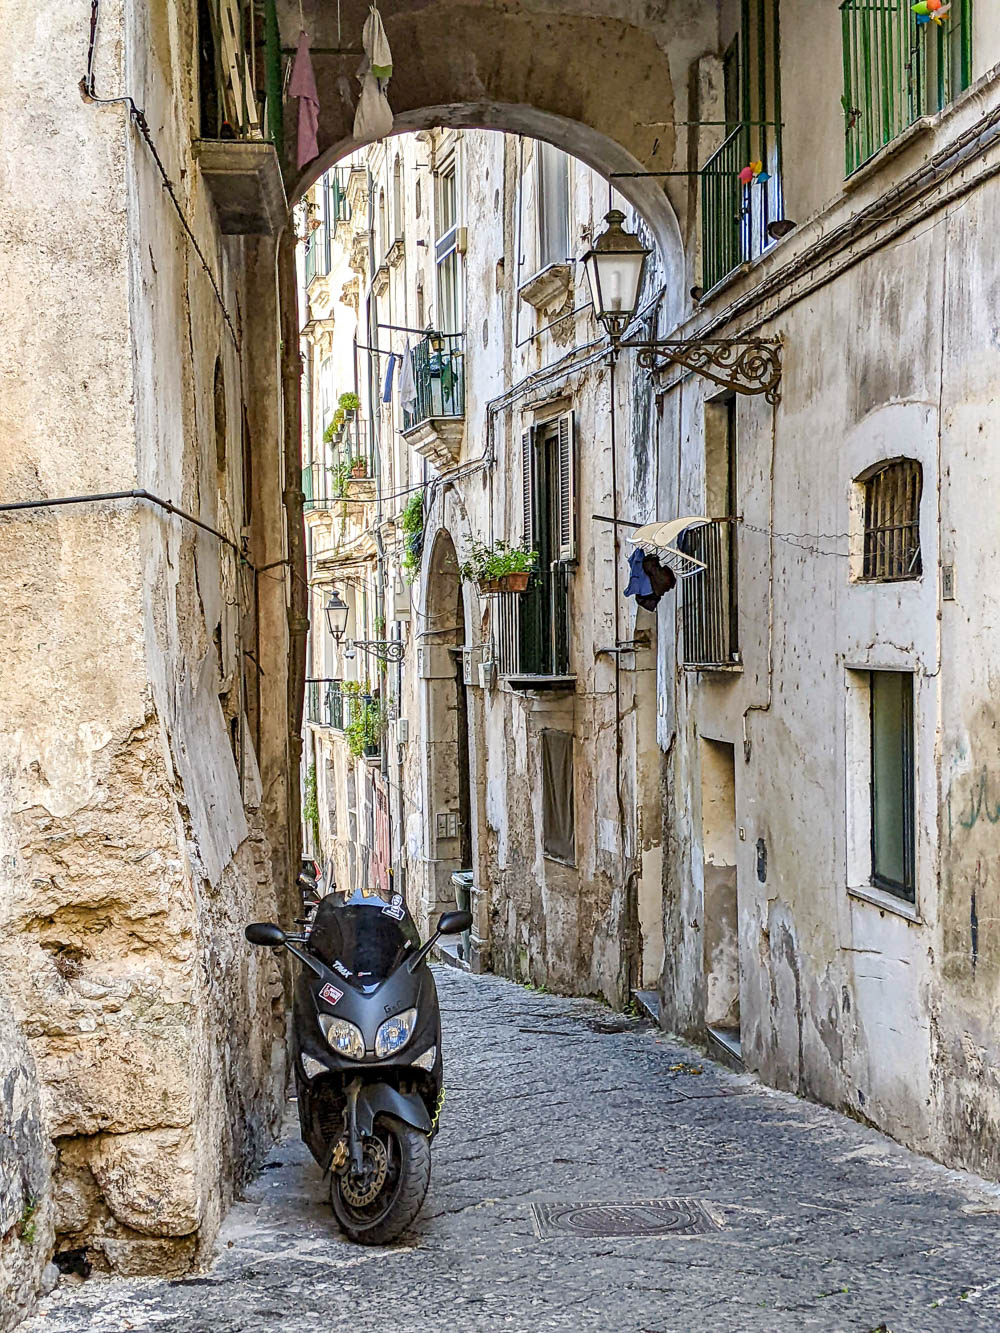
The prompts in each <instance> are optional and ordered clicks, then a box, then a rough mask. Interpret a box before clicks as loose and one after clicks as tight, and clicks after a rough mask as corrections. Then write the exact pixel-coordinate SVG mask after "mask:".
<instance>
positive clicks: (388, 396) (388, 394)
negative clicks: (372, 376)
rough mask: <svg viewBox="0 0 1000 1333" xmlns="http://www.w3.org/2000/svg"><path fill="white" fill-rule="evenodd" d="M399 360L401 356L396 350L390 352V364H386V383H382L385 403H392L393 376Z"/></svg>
mask: <svg viewBox="0 0 1000 1333" xmlns="http://www.w3.org/2000/svg"><path fill="white" fill-rule="evenodd" d="M398 360H399V357H398V356H397V355H396V353H395V352H392V353H391V354H390V356H389V364H388V365H387V366H386V368H385V383H384V384H383V385H382V401H383V403H391V402H392V377H393V374H394V373H395V370H396V362H397V361H398Z"/></svg>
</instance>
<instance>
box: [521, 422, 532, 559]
mask: <svg viewBox="0 0 1000 1333" xmlns="http://www.w3.org/2000/svg"><path fill="white" fill-rule="evenodd" d="M534 434H535V433H534V431H533V430H526V431H524V433H523V434H522V436H521V507H522V514H523V532H524V541H525V545H526V546H527V547H528V548H529V549H530V550H534V549H535V441H534Z"/></svg>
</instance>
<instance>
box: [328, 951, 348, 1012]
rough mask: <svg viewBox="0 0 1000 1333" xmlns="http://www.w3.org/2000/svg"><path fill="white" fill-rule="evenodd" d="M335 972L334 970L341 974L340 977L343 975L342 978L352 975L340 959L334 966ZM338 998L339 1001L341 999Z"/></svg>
mask: <svg viewBox="0 0 1000 1333" xmlns="http://www.w3.org/2000/svg"><path fill="white" fill-rule="evenodd" d="M333 970H334V972H339V973H340V975H341V976H342V977H349V976H350V975H351V974H350V972H349V971H348V970H347V968H346V967H345V966H344V964H343V963H342V962H341V961H340V959H339V958H338V959H337V961H336V962H335V963H334V965H333ZM337 998H338V999H339V998H340V997H339V996H338V997H337ZM331 1003H332V1001H331Z"/></svg>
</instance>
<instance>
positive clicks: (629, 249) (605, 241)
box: [582, 208, 650, 340]
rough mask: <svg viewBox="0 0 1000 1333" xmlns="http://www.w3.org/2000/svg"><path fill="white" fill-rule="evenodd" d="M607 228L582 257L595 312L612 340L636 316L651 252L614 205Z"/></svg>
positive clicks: (607, 221)
mask: <svg viewBox="0 0 1000 1333" xmlns="http://www.w3.org/2000/svg"><path fill="white" fill-rule="evenodd" d="M604 221H605V222H606V223H607V226H606V228H605V230H604V231H603V232H602V233H601V234H600V236H598V238H597V240H596V241H595V242H594V245H593V248H592V249H590V250H588V251H587V253H586V254H585V255H584V256H583V260H582V263H583V265H584V267H585V268H586V270H587V277H588V278H589V280H590V294H591V297H592V299H593V302H594V314H595V316H596V317H597V318H598V319H599V320H600V321H601V323H602V324H603V325H604V327H605V328H606V329H607V331H608V333H609V334H610V335H611V337H612V338H613V339H616V340H617V339H618V338H620V337H621V336H622V334H623V333H624V332H625V330H626V328H628V325H629V324H630V322H631V321H632V318H633V316H634V315H635V311H636V307H637V306H638V304H639V288H640V287H641V285H642V273H643V269H644V268H645V266H646V257H647V255H648V254H649V253H650V251H649V250H647V249H646V248H645V246H644V245H643V244H642V242H641V241H640V240H639V238H638V236H636V235H635V234H634V233H633V232H630V231H625V229H624V228H623V226H622V223H623V222H624V221H625V214H624V213H623V212H621V210H620V209H617V208H613V209H612V210H611V211H610V213H608V215H607V217H606V218H605V219H604Z"/></svg>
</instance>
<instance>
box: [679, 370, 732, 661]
mask: <svg viewBox="0 0 1000 1333" xmlns="http://www.w3.org/2000/svg"><path fill="white" fill-rule="evenodd" d="M736 467H737V450H736V395H735V394H729V395H728V396H727V397H725V398H717V399H715V400H714V401H713V402H710V403H706V404H705V509H704V511H703V512H704V513H705V514H706V515H707V516H708V517H709V518H711V522H710V523H705V524H702V525H701V526H699V527H696V528H689V529H688V531H687V532H686V533H685V534H684V536H683V537H682V539H681V543H680V545H681V549H682V550H683V551H684V552H685V554H686V555H691V556H694V557H695V559H697V560H701V561H702V563H703V564H704V565H705V569H704V570H702V572H701V573H700V574H695V575H693V576H692V577H691V578H688V579H685V580H684V581H683V585H682V588H683V591H682V594H681V630H682V638H681V652H682V655H683V659H682V660H683V662H684V665H685V666H689V667H713V666H716V667H718V666H732V665H733V664H734V663H737V662H738V661H739V656H740V654H739V614H738V601H737V591H738V566H737V545H736V519H737V494H736V476H737V474H736Z"/></svg>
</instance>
